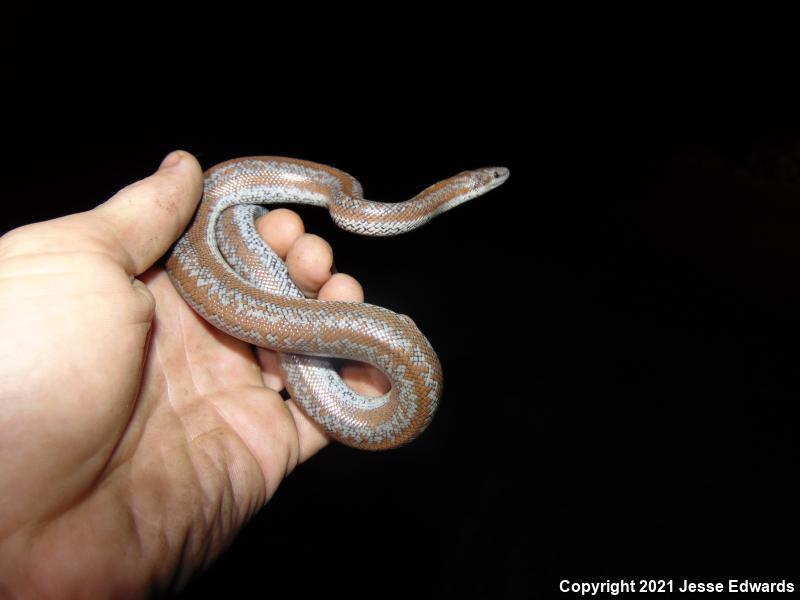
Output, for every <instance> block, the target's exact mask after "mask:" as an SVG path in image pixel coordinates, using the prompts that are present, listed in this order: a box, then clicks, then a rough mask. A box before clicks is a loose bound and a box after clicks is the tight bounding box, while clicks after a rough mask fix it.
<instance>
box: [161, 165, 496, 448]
mask: <svg viewBox="0 0 800 600" xmlns="http://www.w3.org/2000/svg"><path fill="white" fill-rule="evenodd" d="M508 175H509V171H508V169H506V168H503V167H492V168H483V169H476V170H472V171H464V172H463V173H459V174H458V175H455V176H453V177H450V178H449V179H445V180H443V181H440V182H438V183H436V184H434V185H432V186H430V187H428V188H427V189H425V190H424V191H422V192H421V193H419V194H418V195H417V196H415V197H414V198H412V199H411V200H407V201H405V202H398V203H393V204H391V203H382V202H373V201H369V200H365V199H364V197H363V194H362V188H361V184H359V183H358V181H356V180H355V179H354V178H353V177H351V176H350V175H348V174H347V173H345V172H343V171H340V170H338V169H334V168H332V167H328V166H325V165H321V164H317V163H313V162H309V161H305V160H298V159H292V158H280V157H270V156H262V157H247V158H237V159H234V160H230V161H227V162H224V163H220V164H218V165H216V166H214V167H212V168H210V169H209V170H208V171H206V173H205V187H204V194H203V199H202V201H201V204H200V207H199V208H198V210H197V213H196V215H195V218H194V221H193V222H192V224H191V225H190V227H189V229H188V230H187V231H186V232H185V233H184V234H183V236H182V237H181V238H180V239H179V240H178V242H177V244H176V245H175V247H174V249H173V251H172V254H171V255H170V257H169V259H168V261H167V271H168V273H169V275H170V278H171V279H172V281H173V283H174V284H175V286H176V288H177V289H178V291H179V292H180V294H181V295H182V296H183V298H184V299H185V300H186V301H187V302H188V304H189V305H190V306H191V307H192V308H193V309H194V310H195V311H197V312H198V313H199V314H200V315H201V316H202V317H203V318H204V319H206V320H207V321H208V322H210V323H211V324H212V325H214V326H215V327H217V328H219V329H221V330H222V331H224V332H226V333H228V334H230V335H231V336H233V337H235V338H238V339H240V340H243V341H245V342H248V343H250V344H253V345H256V346H261V347H264V348H271V349H273V350H277V351H278V352H279V354H280V364H281V370H282V372H283V376H284V380H285V381H286V384H287V386H286V387H287V390H288V392H289V393H290V394H291V396H292V398H293V399H294V400H295V402H296V403H297V405H298V406H299V407H300V408H301V410H303V412H305V414H306V415H307V416H308V417H310V418H311V419H312V420H314V421H315V422H316V423H318V424H319V425H320V426H321V427H322V428H323V429H324V430H325V431H326V432H327V433H328V434H329V435H330V436H332V437H333V438H335V439H336V440H338V441H340V442H342V443H344V444H347V445H349V446H353V447H356V448H362V449H368V450H380V449H386V448H393V447H396V446H399V445H402V444H405V443H407V442H409V441H411V440H412V439H414V438H415V437H416V436H418V435H419V434H420V433H421V432H422V431H423V430H424V429H425V427H426V426H427V425H428V423H429V422H430V421H431V419H432V417H433V413H434V411H435V410H436V406H437V404H438V402H439V397H440V395H441V390H442V369H441V365H440V363H439V359H438V357H437V356H436V353H435V352H434V350H433V348H432V347H431V345H430V343H429V342H428V340H427V339H426V338H425V336H424V335H423V334H422V333H421V332H420V331H419V329H417V327H416V325H415V324H414V323H413V322H412V321H411V320H410V319H408V318H406V317H404V316H402V315H398V314H396V313H394V312H392V311H390V310H388V309H385V308H382V307H380V306H374V305H371V304H365V303H358V302H336V301H320V300H311V299H306V298H305V297H304V296H303V293H302V292H301V291H300V290H299V288H298V287H297V286H296V285H295V284H294V282H293V281H292V280H291V279H290V277H289V274H288V271H287V269H286V266H285V265H284V263H283V262H282V261H281V260H280V258H279V257H278V256H277V255H276V254H275V252H273V251H272V250H271V249H270V248H269V246H268V245H267V244H266V243H264V242H263V241H262V239H261V237H260V236H259V235H258V233H257V231H256V227H255V220H256V219H257V218H258V217H259V216H261V215H263V214H265V213H266V212H267V210H266V209H265V208H264V207H263V206H262V205H273V204H309V205H313V206H321V207H326V208H327V209H328V211H329V212H330V215H331V217H332V219H333V220H334V222H335V223H336V224H337V225H338V226H339V227H341V228H343V229H345V230H347V231H352V232H355V233H359V234H364V235H370V236H386V235H395V234H400V233H404V232H406V231H410V230H412V229H415V228H416V227H419V226H420V225H423V224H424V223H427V222H428V221H429V220H431V219H432V218H433V217H435V216H436V215H438V214H441V213H442V212H444V211H447V210H449V209H451V208H453V207H455V206H458V205H459V204H462V203H463V202H466V201H467V200H470V199H472V198H475V197H476V196H479V195H481V194H484V193H486V192H488V191H489V190H491V189H494V188H496V187H497V186H499V185H500V184H502V183H503V182H504V181H505V180H506V179H507V178H508ZM337 358H338V359H351V360H357V361H361V362H365V363H369V364H371V365H373V366H374V367H377V368H378V369H380V370H381V371H382V372H383V373H385V374H386V375H387V377H388V378H389V381H390V383H391V389H390V390H389V392H387V393H386V394H384V395H383V396H380V397H368V396H362V395H359V394H357V393H356V392H355V391H353V390H352V389H351V388H350V387H349V386H348V385H347V384H346V383H344V381H342V379H341V378H340V376H339V375H338V373H337V370H336V368H335V365H334V363H333V362H332V360H331V359H337Z"/></svg>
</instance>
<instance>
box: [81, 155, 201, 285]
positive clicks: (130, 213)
mask: <svg viewBox="0 0 800 600" xmlns="http://www.w3.org/2000/svg"><path fill="white" fill-rule="evenodd" d="M202 194H203V171H202V169H201V168H200V164H199V163H198V162H197V159H196V158H195V157H194V156H192V155H191V154H189V153H188V152H184V151H182V150H176V151H175V152H172V153H170V154H168V155H167V157H166V158H165V159H164V160H163V162H162V163H161V166H160V167H159V168H158V171H156V172H155V173H154V174H153V175H151V176H150V177H147V178H145V179H142V180H141V181H137V182H136V183H134V184H131V185H129V186H128V187H126V188H124V189H122V190H120V191H119V192H117V193H116V194H115V195H114V196H113V197H112V198H110V199H109V200H107V201H106V202H104V203H103V204H101V205H100V206H98V207H97V208H95V209H94V210H93V211H91V213H93V214H94V216H95V217H97V218H99V219H101V220H102V221H103V222H104V223H105V224H106V225H107V226H108V227H109V228H110V229H111V231H112V232H113V234H114V238H115V242H116V245H117V246H118V247H116V248H115V249H114V250H115V251H116V252H117V253H118V258H119V260H120V264H122V265H123V267H125V269H126V270H127V271H128V272H129V273H130V274H131V275H139V274H140V273H142V272H144V271H146V270H147V269H148V268H150V267H151V266H152V265H153V263H155V262H156V261H157V260H158V259H159V258H160V257H161V256H162V255H163V254H164V253H165V252H166V251H167V250H168V249H169V247H170V246H171V245H172V244H173V243H174V242H175V240H177V239H178V236H180V234H181V233H183V230H184V229H185V228H186V225H187V224H188V223H189V219H191V218H192V215H193V214H194V211H195V209H196V208H197V203H198V202H199V201H200V198H201V196H202Z"/></svg>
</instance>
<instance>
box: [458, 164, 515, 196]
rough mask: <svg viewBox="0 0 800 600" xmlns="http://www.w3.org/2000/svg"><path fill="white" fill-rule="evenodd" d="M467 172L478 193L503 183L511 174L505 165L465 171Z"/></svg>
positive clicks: (483, 192)
mask: <svg viewBox="0 0 800 600" xmlns="http://www.w3.org/2000/svg"><path fill="white" fill-rule="evenodd" d="M467 173H469V175H470V177H471V179H472V180H473V182H474V183H473V185H474V186H475V189H476V191H477V192H478V193H479V194H485V193H486V192H488V191H489V190H493V189H494V188H496V187H498V186H501V185H503V183H505V181H506V179H508V176H509V175H510V174H511V172H510V171H509V170H508V169H506V168H505V167H484V168H482V169H474V170H472V171H467Z"/></svg>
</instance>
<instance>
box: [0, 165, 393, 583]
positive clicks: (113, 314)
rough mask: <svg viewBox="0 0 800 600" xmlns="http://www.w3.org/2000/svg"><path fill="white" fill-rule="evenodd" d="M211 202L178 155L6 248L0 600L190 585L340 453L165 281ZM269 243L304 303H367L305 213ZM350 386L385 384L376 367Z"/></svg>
mask: <svg viewBox="0 0 800 600" xmlns="http://www.w3.org/2000/svg"><path fill="white" fill-rule="evenodd" d="M201 193H202V173H201V170H200V166H199V165H198V163H197V161H196V160H195V159H194V157H192V156H191V155H189V154H187V153H185V152H177V153H173V154H171V155H170V156H169V157H167V159H165V161H164V163H162V167H161V168H160V169H159V170H158V171H157V172H156V173H155V174H154V175H152V176H150V177H148V178H146V179H144V180H142V181H139V182H137V183H135V184H133V185H131V186H128V187H126V188H125V189H123V190H121V191H120V192H119V193H118V194H116V195H115V196H114V197H113V198H111V199H110V200H109V201H107V202H106V203H104V204H102V205H101V206H99V207H97V208H96V209H94V210H91V211H88V212H85V213H79V214H74V215H69V216H66V217H63V218H60V219H55V220H52V221H47V222H42V223H35V224H32V225H27V226H25V227H22V228H19V229H17V230H14V231H12V232H9V233H8V234H6V235H5V236H3V237H2V238H0V331H2V332H3V334H2V339H0V455H2V457H3V460H2V463H1V464H0V596H3V595H4V594H3V592H6V593H10V594H11V595H14V594H19V595H21V596H26V597H27V596H37V597H44V598H47V597H59V598H62V597H74V596H80V597H83V596H90V597H106V596H120V595H121V596H131V595H139V594H145V593H148V592H151V591H154V590H155V591H164V590H168V589H174V588H177V587H181V586H182V585H184V584H185V583H186V582H187V581H188V579H189V578H190V576H191V575H192V574H193V573H195V572H197V571H198V570H199V569H202V568H203V567H205V566H206V565H208V564H209V563H210V562H211V561H212V560H213V559H214V558H215V557H216V556H217V555H218V554H219V553H220V552H221V551H222V550H223V549H224V548H225V547H226V546H227V545H228V544H229V543H230V542H231V540H232V538H233V537H234V535H235V534H236V532H237V531H238V530H239V528H240V527H241V526H242V525H243V524H244V523H245V522H246V521H247V520H248V519H249V518H250V517H251V516H252V515H253V514H254V513H255V512H256V511H258V510H259V509H260V508H261V507H262V506H263V505H264V504H265V503H266V502H267V501H268V500H269V499H270V497H271V496H272V495H273V494H274V493H275V490H276V489H277V487H278V485H279V484H280V482H281V481H282V480H283V479H284V478H285V477H286V476H287V475H288V474H289V473H291V471H292V470H293V469H294V468H295V467H296V466H297V465H298V464H300V463H302V462H303V461H304V460H306V459H307V458H309V457H310V456H312V455H313V454H314V453H315V452H317V451H318V450H319V449H320V448H322V447H323V446H324V445H325V444H326V443H327V439H326V437H325V435H324V434H323V433H322V432H321V430H319V429H318V428H317V427H316V426H315V425H314V423H313V422H311V421H310V420H308V419H307V418H306V417H305V416H304V415H303V413H302V412H300V411H299V410H298V409H297V407H296V406H295V405H294V403H293V402H292V401H291V400H289V401H284V400H283V399H282V398H281V396H280V394H279V392H280V391H281V389H282V387H283V383H282V382H281V380H280V377H279V375H278V372H279V371H278V368H277V364H278V363H277V356H276V355H275V354H274V353H272V352H271V351H268V350H264V349H256V350H255V351H253V349H252V348H251V347H250V346H248V345H247V344H245V343H243V342H240V341H238V340H235V339H233V338H231V337H229V336H227V335H225V334H223V333H221V332H219V331H217V330H216V329H214V328H213V327H211V326H210V325H208V324H207V323H206V322H205V321H203V320H202V319H201V318H200V317H198V316H197V315H196V314H195V313H194V312H193V311H192V310H191V309H190V308H189V307H188V306H187V305H186V304H185V303H184V301H183V300H182V298H181V297H180V296H179V295H178V294H177V292H176V291H175V289H174V288H173V287H172V284H171V283H170V281H169V279H168V277H167V276H166V274H165V273H164V272H163V270H162V269H161V268H158V267H152V265H153V264H154V263H155V261H156V260H158V259H159V257H161V255H163V254H164V253H165V252H166V251H167V250H168V248H169V247H170V246H171V244H172V243H173V242H174V241H175V240H176V239H177V238H178V236H179V235H180V234H181V232H182V231H183V230H184V229H185V227H186V225H187V224H188V222H189V220H190V219H191V217H192V215H193V213H194V210H195V208H196V206H197V202H198V201H199V199H200V196H201ZM258 229H259V232H260V233H261V234H262V236H264V238H265V240H266V241H267V242H268V243H269V244H270V245H271V246H272V247H273V248H274V249H275V250H276V252H278V254H279V255H281V257H285V259H286V262H287V266H288V268H289V272H290V274H291V276H292V278H293V279H294V280H295V282H296V283H297V284H298V285H299V286H300V287H301V289H303V290H304V291H305V292H306V293H307V294H308V295H310V296H317V297H319V298H320V299H327V300H353V301H363V292H362V290H361V287H360V285H359V284H358V282H357V281H355V280H354V279H353V278H351V277H349V276H347V275H344V274H335V275H331V267H332V264H333V257H332V251H331V249H330V246H329V245H328V244H327V243H326V242H325V241H324V240H322V239H321V238H318V237H316V236H313V235H309V234H305V233H304V232H303V225H302V221H301V220H300V218H299V217H298V216H297V215H296V214H295V213H293V212H291V211H288V210H283V209H280V210H275V211H271V212H270V213H268V214H267V215H266V216H265V217H264V218H263V219H261V220H260V221H259V223H258ZM343 375H344V377H345V380H346V381H347V382H348V383H349V384H350V385H351V386H352V387H354V388H355V389H356V390H357V391H359V392H360V393H364V394H372V395H377V394H382V393H384V392H385V391H386V390H387V389H388V387H389V384H388V382H387V380H386V379H385V377H384V376H383V375H382V374H381V373H379V372H378V371H376V370H375V369H373V368H371V367H368V366H366V365H355V364H353V365H350V366H348V367H346V368H345V369H344V371H343ZM4 586H5V587H4Z"/></svg>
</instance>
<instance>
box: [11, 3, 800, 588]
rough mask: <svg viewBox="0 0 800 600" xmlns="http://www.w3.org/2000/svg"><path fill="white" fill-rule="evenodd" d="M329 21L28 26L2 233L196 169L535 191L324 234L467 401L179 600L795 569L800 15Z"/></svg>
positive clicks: (337, 469)
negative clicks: (172, 154)
mask: <svg viewBox="0 0 800 600" xmlns="http://www.w3.org/2000/svg"><path fill="white" fill-rule="evenodd" d="M229 9H230V10H229ZM310 12H311V11H305V10H302V9H298V10H297V11H296V12H292V11H283V12H278V11H275V12H272V13H270V14H269V15H266V16H263V17H261V16H255V15H249V14H246V15H237V14H236V13H235V12H234V11H233V10H232V7H226V8H225V12H224V14H222V13H221V12H214V13H211V12H209V13H207V14H195V15H193V16H192V17H193V18H189V17H188V16H187V15H170V16H167V15H165V14H163V13H161V12H157V13H152V14H151V13H148V12H146V11H145V10H143V9H140V10H136V11H126V10H124V9H114V10H107V11H106V12H104V13H99V14H98V13H90V12H80V11H68V12H62V13H57V14H49V15H48V18H47V19H46V20H45V21H44V22H43V20H42V19H41V15H34V16H30V15H29V16H27V17H19V20H18V21H16V20H14V19H11V20H9V21H8V22H7V25H6V27H7V28H8V29H9V30H10V31H9V32H7V33H12V34H18V35H15V36H13V37H9V36H6V38H5V39H6V41H5V43H4V44H5V47H4V59H3V64H4V73H5V81H4V101H5V102H6V107H7V108H6V109H5V116H6V118H5V129H6V131H5V133H4V143H5V146H6V149H7V150H8V151H10V155H9V157H8V158H7V159H6V161H5V167H6V169H7V171H6V175H7V177H6V178H5V181H4V187H3V192H4V193H3V195H4V217H3V221H4V223H3V225H4V227H3V228H4V229H9V228H11V227H14V226H16V225H19V224H22V223H25V222H30V221H32V220H40V219H44V218H50V217H53V216H57V215H61V214H65V213H68V212H74V211H76V210H82V209H87V208H90V207H92V206H94V205H96V204H97V203H99V202H101V201H102V200H104V199H105V198H106V197H108V196H109V195H111V194H112V193H114V191H116V190H117V189H118V188H120V187H122V186H124V185H126V184H128V183H130V182H132V181H134V180H136V179H138V178H141V177H143V176H145V175H146V174H148V173H149V172H150V171H151V170H153V169H154V168H155V167H156V166H157V164H158V162H159V161H160V159H161V158H162V156H163V155H164V154H166V153H167V152H168V151H170V150H172V149H174V148H178V147H179V148H183V149H186V150H189V151H191V152H193V153H195V155H196V156H198V158H199V159H200V161H201V162H202V164H203V165H204V167H209V166H211V165H213V164H215V163H217V162H220V161H222V160H226V159H228V158H232V157H235V156H242V155H250V154H276V155H285V156H295V157H300V158H306V159H310V160H315V161H319V162H323V163H327V164H330V165H333V166H336V167H338V168H341V169H343V170H345V171H347V172H349V173H351V174H353V175H354V176H355V177H357V178H358V179H359V180H360V181H361V182H362V184H363V185H364V188H365V191H366V193H367V196H368V197H369V198H371V199H381V200H388V201H395V200H402V199H405V198H407V197H410V196H411V195H413V194H414V193H416V192H417V191H419V190H420V189H422V188H423V187H425V186H427V185H428V184H430V183H432V182H434V181H436V180H438V179H441V178H444V177H447V176H449V175H452V174H454V173H456V172H458V171H461V170H463V169H466V168H472V167H478V166H488V165H495V164H497V165H505V166H508V167H509V168H510V169H511V173H512V175H511V179H510V180H509V181H508V182H507V183H506V184H505V185H504V186H503V187H502V188H500V189H498V190H496V191H494V192H492V193H491V194H490V195H487V196H485V197H482V198H480V199H477V200H475V201H473V202H472V203H470V204H468V205H466V206H464V207H461V208H459V209H458V210H456V211H453V212H452V213H448V214H447V215H445V216H443V217H441V218H439V219H437V220H436V221H434V222H433V223H431V224H430V225H428V226H426V227H425V228H423V229H421V230H419V231H417V232H414V233H411V234H408V235H406V236H403V237H399V238H392V239H365V238H360V237H355V236H351V235H349V234H346V233H343V232H340V231H338V230H337V229H336V228H335V227H334V226H333V225H332V224H331V223H330V222H329V219H328V217H327V215H326V214H325V213H324V211H319V210H314V209H307V210H300V211H299V212H300V213H301V215H302V216H303V217H304V219H306V222H307V228H308V230H309V231H312V232H315V233H318V234H320V235H323V236H324V237H326V238H327V239H328V240H330V241H331V243H332V244H333V247H334V251H335V258H336V264H337V267H338V268H339V270H341V271H345V272H347V273H350V274H352V275H354V276H356V277H357V278H358V279H359V280H361V281H362V283H363V284H364V286H365V291H366V296H367V300H368V301H369V302H372V303H375V304H380V305H383V306H387V307H389V308H392V309H393V310H397V311H399V312H403V313H407V314H409V315H411V316H412V317H413V318H414V319H415V321H416V322H417V323H418V325H419V326H420V328H421V329H422V330H423V331H424V332H425V333H426V335H427V336H428V337H429V339H430V340H431V342H432V344H433V345H434V347H435V348H436V349H437V350H438V352H439V354H440V357H441V359H442V362H443V365H444V369H445V374H446V387H445V395H444V398H443V403H442V405H441V408H440V410H439V412H438V414H437V417H436V419H435V421H434V422H433V424H432V426H431V427H430V428H429V430H428V431H427V432H426V433H425V434H424V435H423V436H422V437H421V438H420V439H419V440H418V441H416V442H414V443H413V444H412V445H410V446H408V447H406V448H403V449H400V450H396V451H392V452H385V453H378V454H370V453H363V452H358V451H354V450H350V449H347V448H343V447H340V446H333V447H331V448H329V449H326V450H325V451H323V452H322V453H320V454H319V455H318V456H317V457H315V458H314V459H312V460H311V461H309V463H307V464H306V465H304V466H302V467H301V468H299V469H298V470H297V471H296V472H295V473H294V474H293V475H292V476H291V477H290V478H289V479H288V480H287V481H286V482H285V483H284V484H283V485H282V487H281V489H280V490H279V492H278V493H277V495H276V496H275V498H274V499H273V500H272V501H271V502H270V504H269V505H268V506H267V507H266V508H265V509H264V510H263V511H261V513H260V514H259V515H258V516H257V517H256V518H255V519H254V520H253V522H252V523H250V524H249V525H248V526H247V528H246V529H245V530H244V531H243V532H242V534H241V535H240V536H239V537H238V538H237V540H236V541H235V543H234V544H233V546H232V547H231V548H230V550H229V551H228V552H227V553H226V554H225V555H224V556H222V557H221V558H220V560H219V561H218V562H217V563H216V564H215V565H214V566H213V567H212V568H211V569H210V570H209V571H208V572H207V573H205V574H204V575H202V576H200V577H199V578H198V579H197V580H196V582H194V583H193V584H192V585H190V587H189V588H187V589H186V590H185V591H184V593H183V595H182V597H184V598H196V597H203V596H204V595H224V594H230V593H231V591H232V590H234V589H235V590H237V591H238V592H239V593H240V594H241V595H253V596H258V597H262V596H268V595H270V594H273V593H287V594H288V593H293V594H296V595H299V596H300V597H306V596H321V595H323V594H329V593H339V592H343V593H348V594H352V595H353V596H355V597H364V598H367V597H369V598H376V597H395V596H397V597H434V596H437V597H438V596H442V595H445V596H456V597H473V596H475V597H492V598H496V597H524V596H528V595H555V593H556V590H557V586H558V582H559V581H560V580H562V579H570V580H572V581H602V580H605V579H606V578H611V579H618V578H622V579H638V578H643V577H649V578H669V577H674V578H677V579H683V578H689V579H692V578H694V579H699V580H703V581H708V580H725V579H727V578H728V577H732V578H738V579H745V578H749V579H751V580H754V579H766V580H776V579H777V580H780V579H781V578H791V577H793V576H795V575H796V574H797V569H796V564H797V550H796V548H797V545H796V544H797V519H796V517H795V511H796V507H797V506H798V498H797V494H796V492H795V490H794V486H792V485H790V484H792V483H793V480H794V479H796V476H797V461H796V421H795V418H794V414H795V411H794V406H795V404H796V402H797V395H798V391H800V378H798V370H797V356H798V342H797V340H798V339H800V320H798V317H797V314H798V310H797V309H798V306H800V276H799V275H798V270H797V264H798V258H800V236H798V231H800V123H799V122H798V121H799V120H798V112H799V111H798V106H799V105H798V99H799V98H798V94H797V89H796V79H797V64H798V62H797V58H798V47H797V41H796V40H797V33H796V32H797V31H798V26H799V25H800V20H798V15H797V13H796V11H795V12H787V13H767V12H766V11H762V12H761V13H759V14H752V13H750V12H742V13H736V14H731V13H730V12H726V13H725V14H721V13H720V14H717V13H713V14H702V15H701V14H697V13H695V12H689V13H686V14H672V13H670V14H666V13H652V14H650V13H648V14H644V13H630V12H627V11H625V12H622V11H620V12H619V13H617V14H611V13H607V12H603V11H595V12H593V13H591V14H589V13H583V12H580V11H578V10H577V9H575V11H574V12H569V13H565V14H554V13H543V12H541V11H540V12H537V13H528V14H524V13H521V12H520V13H514V12H509V10H507V9H505V8H503V7H500V6H491V7H489V6H484V7H482V8H481V9H480V10H477V9H476V10H466V9H464V10H462V11H459V12H458V13H454V14H450V15H447V16H445V17H439V18H435V17H433V16H432V15H430V14H429V13H428V12H419V13H417V12H412V11H411V9H410V8H409V7H405V6H404V7H402V8H401V7H383V8H382V9H381V10H380V11H378V10H377V9H368V8H364V9H362V11H361V13H360V14H361V17H362V18H363V19H366V21H361V22H355V21H348V20H344V21H343V22H338V21H334V20H333V18H332V17H333V12H332V13H331V14H323V15H322V19H320V20H317V21H315V23H316V25H314V26H309V19H310V18H311V14H310ZM353 16H354V15H353ZM276 588H277V590H280V591H279V592H278V591H276ZM292 590H294V591H292Z"/></svg>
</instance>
